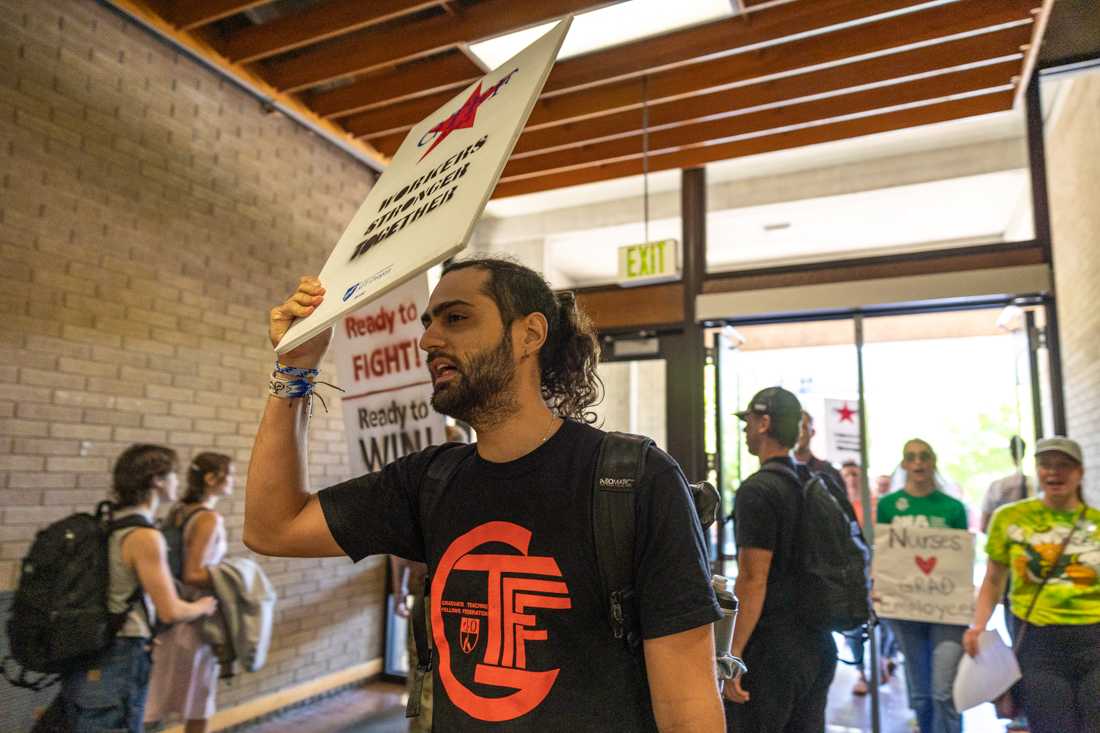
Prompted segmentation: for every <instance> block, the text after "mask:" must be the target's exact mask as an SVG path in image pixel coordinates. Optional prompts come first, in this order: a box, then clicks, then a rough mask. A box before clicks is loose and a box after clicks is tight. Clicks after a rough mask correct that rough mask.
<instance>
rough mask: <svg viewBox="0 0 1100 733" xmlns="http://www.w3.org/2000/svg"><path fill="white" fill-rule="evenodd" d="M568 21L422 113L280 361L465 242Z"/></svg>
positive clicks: (335, 254) (335, 255) (328, 266)
mask: <svg viewBox="0 0 1100 733" xmlns="http://www.w3.org/2000/svg"><path fill="white" fill-rule="evenodd" d="M570 22H572V18H571V17H569V18H566V19H565V20H562V21H561V22H559V23H558V24H557V25H556V26H554V28H553V29H552V30H550V31H549V32H548V33H546V35H544V36H542V37H541V38H539V39H538V40H537V41H535V42H534V43H532V44H531V45H530V46H528V47H527V48H526V49H524V50H523V51H521V52H520V53H518V54H516V55H515V56H514V57H512V59H510V60H509V61H508V62H507V63H505V64H503V65H501V66H500V67H499V68H497V69H495V70H493V71H491V72H489V73H488V74H486V75H485V76H483V77H482V78H481V79H480V80H479V81H477V82H475V83H473V84H471V85H470V86H469V87H467V88H466V89H465V90H464V91H462V92H461V93H459V94H458V95H457V96H455V97H454V98H453V99H451V101H449V102H447V103H446V104H444V105H443V106H442V107H440V108H439V109H438V110H437V111H436V112H434V113H432V114H430V115H428V116H427V117H426V118H425V119H424V120H423V121H422V122H420V123H419V124H418V125H416V126H415V127H413V128H412V130H410V131H409V134H408V135H407V136H406V137H405V140H404V142H402V143H401V147H400V148H399V149H398V150H397V153H396V154H395V155H394V156H393V161H392V162H391V163H390V165H389V167H388V168H386V170H385V172H384V173H383V174H382V176H381V177H380V178H379V179H378V182H377V183H375V185H374V187H373V188H372V189H371V191H370V193H369V194H368V195H367V198H366V200H365V201H364V202H363V205H362V206H360V207H359V211H358V212H357V213H356V214H355V216H354V218H352V220H351V223H350V224H348V227H347V229H345V230H344V233H343V235H341V236H340V239H339V241H338V242H337V243H336V247H335V248H334V249H333V250H332V254H331V255H329V258H328V261H327V262H326V263H325V266H324V268H323V269H322V270H321V274H320V279H321V284H322V285H324V286H325V289H326V291H327V295H326V297H325V301H324V302H323V303H322V304H321V305H320V306H319V307H318V308H317V310H316V311H314V312H313V313H312V314H310V315H309V316H308V317H306V318H303V319H301V320H299V321H297V322H295V323H294V325H292V326H291V327H290V330H288V331H287V333H286V335H285V336H284V337H283V339H282V340H281V341H280V342H279V344H278V346H276V347H275V351H276V352H278V353H280V354H282V353H284V352H286V351H288V350H290V349H293V348H294V347H295V346H298V345H299V344H302V343H304V342H306V341H308V340H309V339H311V338H313V337H314V336H316V335H317V334H318V333H320V332H321V331H323V330H324V329H326V328H328V327H329V326H330V325H331V324H333V323H335V322H336V321H337V320H339V319H340V318H341V317H342V316H344V315H345V314H347V313H350V312H352V311H354V310H357V309H359V308H361V307H362V306H363V304H364V303H367V302H369V301H371V300H374V299H375V298H377V297H379V296H381V295H383V294H385V293H386V292H388V291H389V290H392V289H393V288H395V287H397V286H398V285H400V284H401V283H403V282H405V281H406V280H409V279H410V278H412V277H413V276H414V275H417V274H419V273H421V272H424V271H425V270H427V269H428V268H429V267H431V266H432V265H435V264H437V263H439V262H442V261H443V260H445V259H447V258H448V257H452V256H453V255H455V254H457V253H458V252H459V251H461V250H462V248H463V247H464V246H465V245H466V240H467V239H468V238H469V236H470V233H471V232H472V231H473V228H474V225H475V224H476V223H477V220H478V217H480V216H481V212H482V210H483V209H484V208H485V204H486V203H487V202H488V200H489V196H490V195H491V194H492V192H493V188H494V187H495V186H496V184H497V181H498V180H499V179H500V174H501V172H502V171H503V170H504V164H505V163H506V162H507V161H508V156H509V155H511V153H512V148H513V147H515V144H516V140H518V139H519V135H520V133H521V132H522V131H523V126H524V124H526V122H527V117H528V116H529V115H530V114H531V109H532V108H533V107H534V104H535V100H536V99H538V96H539V93H540V92H541V91H542V86H543V84H544V83H545V82H546V78H547V76H549V74H550V69H551V68H552V67H553V65H554V59H556V58H557V55H558V49H559V48H561V43H562V41H563V40H564V39H565V33H566V31H568V30H569V24H570Z"/></svg>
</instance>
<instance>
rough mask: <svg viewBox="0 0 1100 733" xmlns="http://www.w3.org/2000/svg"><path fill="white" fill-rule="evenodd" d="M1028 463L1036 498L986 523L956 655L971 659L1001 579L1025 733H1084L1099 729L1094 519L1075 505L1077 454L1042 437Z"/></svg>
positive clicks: (1068, 443)
mask: <svg viewBox="0 0 1100 733" xmlns="http://www.w3.org/2000/svg"><path fill="white" fill-rule="evenodd" d="M1035 457H1036V463H1037V464H1038V473H1039V488H1040V491H1041V494H1040V495H1039V496H1038V497H1035V498H1030V499H1024V500H1023V501H1017V502H1014V503H1012V504H1006V505H1005V506H1003V507H1001V508H1000V509H998V510H997V512H996V513H995V514H994V515H993V520H992V522H991V523H990V526H989V539H988V542H987V543H986V553H987V554H988V555H989V564H988V566H987V568H986V574H985V580H984V582H983V583H982V588H981V591H980V592H979V594H978V602H977V605H976V607H975V613H974V624H973V625H972V626H971V627H970V628H969V629H968V630H967V632H966V634H965V635H964V637H963V646H964V648H965V649H966V652H967V654H970V655H971V656H974V655H976V654H977V653H978V638H979V636H980V635H981V632H982V631H984V630H985V628H986V624H988V623H989V618H990V616H992V614H993V609H994V608H995V607H996V605H997V601H998V600H999V599H1000V598H1001V596H1002V594H1003V593H1004V589H1005V584H1006V582H1007V581H1008V576H1009V573H1011V574H1012V591H1011V593H1010V594H1009V600H1010V605H1011V607H1012V609H1011V610H1012V614H1013V615H1014V616H1015V617H1016V618H1017V619H1019V620H1020V622H1021V624H1022V625H1021V626H1020V628H1019V630H1018V631H1017V638H1018V642H1017V648H1016V655H1017V657H1018V658H1019V661H1020V670H1021V672H1022V673H1023V679H1022V681H1021V685H1022V687H1023V704H1024V709H1025V711H1026V712H1027V717H1028V722H1029V724H1030V726H1031V731H1032V733H1094V732H1095V731H1096V730H1097V729H1098V726H1100V510H1097V509H1094V508H1092V507H1089V506H1087V505H1086V504H1085V503H1084V497H1083V493H1082V491H1081V480H1082V478H1083V477H1084V473H1085V469H1084V466H1083V463H1084V461H1083V457H1082V453H1081V446H1080V445H1078V444H1077V443H1076V442H1074V441H1072V440H1070V439H1068V438H1063V437H1054V438H1046V439H1044V440H1040V441H1039V444H1038V446H1037V447H1036V450H1035ZM1063 547H1064V548H1065V549H1064V550H1063ZM1044 579H1046V583H1045V584H1044V583H1043V581H1044ZM1025 628H1026V633H1024V632H1025Z"/></svg>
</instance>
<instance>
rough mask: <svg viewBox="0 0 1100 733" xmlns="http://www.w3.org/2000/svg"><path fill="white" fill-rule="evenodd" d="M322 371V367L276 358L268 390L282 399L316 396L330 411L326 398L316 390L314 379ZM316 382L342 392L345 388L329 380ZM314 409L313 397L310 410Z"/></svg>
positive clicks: (326, 409) (273, 395)
mask: <svg viewBox="0 0 1100 733" xmlns="http://www.w3.org/2000/svg"><path fill="white" fill-rule="evenodd" d="M320 373H321V370H320V369H309V368H302V367H292V366H287V365H286V364H281V363H279V361H278V360H276V361H275V371H273V372H272V374H271V379H270V380H269V381H268V383H267V392H268V394H270V395H271V396H272V397H277V398H279V399H281V400H293V399H298V398H300V397H310V398H313V397H316V398H317V399H319V400H321V406H322V407H324V408H325V412H328V405H327V404H326V403H325V398H324V397H322V396H321V395H319V394H317V393H316V392H315V391H314V388H315V385H314V380H315V379H316V377H317V375H319V374H320ZM316 384H323V385H325V386H326V387H332V388H333V389H335V390H339V391H340V392H343V391H344V389H343V388H341V387H337V386H336V385H335V384H329V383H328V382H316ZM312 411H313V400H312V399H311V400H310V412H312Z"/></svg>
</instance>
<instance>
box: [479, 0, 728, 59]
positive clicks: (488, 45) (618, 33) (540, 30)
mask: <svg viewBox="0 0 1100 733" xmlns="http://www.w3.org/2000/svg"><path fill="white" fill-rule="evenodd" d="M732 14H733V8H732V4H731V3H730V0H678V1H677V2H669V0H628V1H627V2H621V3H617V4H615V5H609V6H607V7H605V8H600V9H599V10H593V11H590V12H588V13H582V14H580V15H578V16H576V17H575V18H574V19H573V25H572V26H571V27H570V28H569V35H567V36H566V37H565V42H564V43H563V44H562V47H561V53H559V54H558V58H559V59H564V58H569V57H570V56H579V55H581V54H584V53H588V52H589V51H595V50H597V49H601V48H608V47H610V46H618V45H620V44H622V43H627V42H629V41H634V40H637V39H639V38H645V37H647V36H656V35H661V34H663V33H668V32H669V31H672V30H675V29H677V28H684V27H686V26H691V25H697V24H699V23H706V22H707V21H711V20H716V19H718V18H725V17H728V16H730V15H732ZM556 22H557V21H553V22H550V23H543V24H542V25H537V26H534V27H533V28H528V29H526V30H522V31H516V32H515V33H508V34H507V35H503V36H497V37H496V38H491V39H489V40H488V41H482V42H480V43H473V44H471V45H470V50H471V51H473V52H474V53H475V54H477V57H478V58H480V59H481V60H482V61H484V62H485V65H486V66H488V67H489V68H490V69H495V68H496V67H498V66H500V65H501V64H503V63H504V62H505V61H507V60H508V59H510V58H512V57H513V56H515V55H516V54H517V53H519V52H520V51H522V50H523V49H524V48H526V47H527V46H528V45H529V44H530V43H531V42H532V41H534V40H535V39H536V38H538V37H539V36H541V35H542V34H544V33H546V31H548V30H550V28H551V27H552V26H553V25H554V23H556Z"/></svg>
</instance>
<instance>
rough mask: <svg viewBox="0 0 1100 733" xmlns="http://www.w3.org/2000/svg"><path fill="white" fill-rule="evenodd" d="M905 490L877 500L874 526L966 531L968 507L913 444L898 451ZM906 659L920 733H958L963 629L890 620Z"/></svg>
mask: <svg viewBox="0 0 1100 733" xmlns="http://www.w3.org/2000/svg"><path fill="white" fill-rule="evenodd" d="M901 467H902V469H903V470H904V471H905V487H904V488H902V489H899V490H898V491H895V492H893V493H891V494H887V495H886V496H884V497H882V498H881V499H879V501H878V510H877V511H876V512H875V515H876V516H875V521H876V523H878V524H890V525H894V526H898V525H901V526H907V527H940V528H944V529H967V517H966V507H965V506H963V503H962V502H961V501H959V500H958V499H955V498H953V497H950V496H948V495H947V494H945V493H943V492H942V491H940V490H939V488H938V487H937V486H936V452H935V451H934V450H932V446H931V445H929V444H928V443H927V442H926V441H924V440H919V439H913V440H910V441H909V442H908V443H906V444H905V448H904V449H903V450H902V456H901ZM889 624H890V628H892V629H893V630H894V634H895V635H896V636H897V639H898V643H899V645H900V646H901V651H902V653H903V654H905V687H906V691H907V692H908V693H909V707H910V708H912V709H913V712H914V713H916V716H917V726H918V727H919V728H920V732H921V733H959V731H961V730H962V716H960V715H959V711H958V710H956V709H955V703H954V700H953V695H952V689H953V687H954V685H955V673H956V672H957V671H958V668H959V660H960V659H961V658H962V653H963V651H962V635H963V631H964V627H962V626H957V625H955V624H939V623H932V622H930V621H903V620H898V619H890V620H889Z"/></svg>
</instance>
